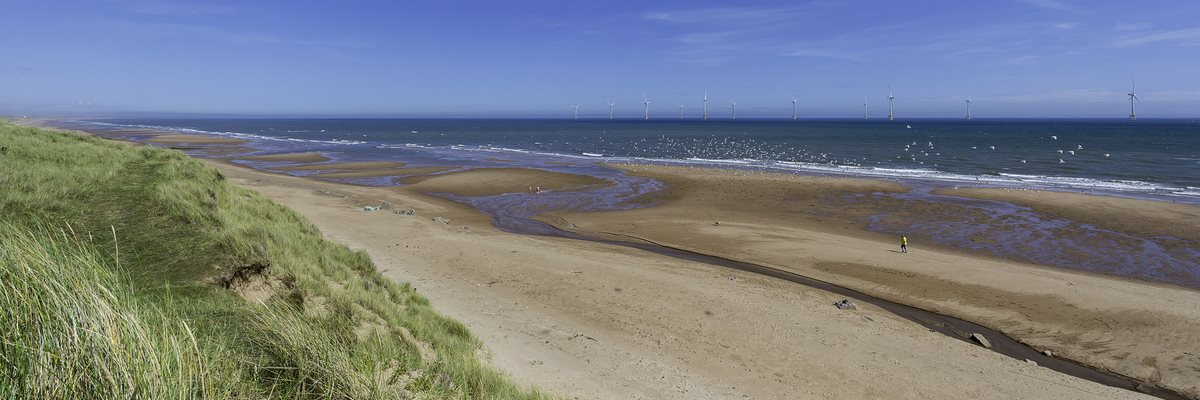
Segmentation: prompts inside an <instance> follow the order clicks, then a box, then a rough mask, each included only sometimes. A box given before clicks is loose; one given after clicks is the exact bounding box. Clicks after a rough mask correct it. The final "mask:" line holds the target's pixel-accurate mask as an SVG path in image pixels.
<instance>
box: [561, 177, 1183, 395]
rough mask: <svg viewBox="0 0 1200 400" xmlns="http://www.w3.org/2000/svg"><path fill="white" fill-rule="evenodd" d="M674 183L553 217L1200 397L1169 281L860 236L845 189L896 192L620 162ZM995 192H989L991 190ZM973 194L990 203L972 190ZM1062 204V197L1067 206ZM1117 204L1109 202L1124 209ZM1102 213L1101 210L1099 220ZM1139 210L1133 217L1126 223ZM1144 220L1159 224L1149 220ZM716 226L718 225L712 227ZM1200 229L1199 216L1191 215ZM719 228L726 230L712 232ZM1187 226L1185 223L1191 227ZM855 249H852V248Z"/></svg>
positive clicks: (1171, 209)
mask: <svg viewBox="0 0 1200 400" xmlns="http://www.w3.org/2000/svg"><path fill="white" fill-rule="evenodd" d="M622 168H624V169H626V170H628V171H630V172H631V173H634V174H638V175H644V176H651V177H654V178H656V179H660V180H663V181H665V182H667V183H668V185H669V186H670V187H671V188H672V189H671V190H670V193H669V194H668V195H667V199H666V200H667V201H666V202H665V203H664V204H662V205H660V206H656V207H650V208H644V209H637V210H625V211H611V212H593V213H556V214H554V216H553V217H548V218H546V219H547V220H548V221H551V222H554V223H556V224H557V225H559V226H561V227H563V228H567V229H572V230H576V231H580V232H588V233H593V232H594V233H597V234H601V235H606V236H610V237H627V238H636V239H644V240H649V241H653V242H655V243H660V244H665V245H669V246H672V247H678V248H682V249H687V250H692V251H697V252H702V253H708V254H714V255H719V256H722V257H726V258H733V259H743V260H751V261H753V262H756V263H760V264H763V265H768V266H772V267H776V268H780V269H785V270H788V271H793V272H797V273H800V274H802V275H805V276H810V277H814V278H817V279H821V280H824V281H827V282H832V283H835V284H838V285H841V286H845V287H850V288H853V289H855V290H858V291H861V292H865V293H868V294H872V295H875V296H877V297H881V298H886V299H889V300H893V301H897V302H900V303H904V304H909V305H915V306H918V307H920V308H925V309H928V310H933V311H936V312H939V313H944V314H948V315H951V316H955V317H958V318H962V319H965V320H969V321H973V322H976V323H980V324H983V325H986V326H989V327H992V328H994V329H998V330H1001V331H1003V332H1006V333H1007V334H1009V335H1010V336H1014V337H1016V338H1019V339H1020V340H1022V341H1024V342H1025V343H1027V344H1029V345H1031V346H1033V347H1035V348H1038V349H1047V350H1050V351H1052V352H1054V353H1055V354H1061V355H1064V356H1067V357H1070V358H1072V359H1075V360H1078V361H1082V362H1085V363H1087V364H1091V365H1094V366H1098V367H1101V368H1104V369H1108V370H1112V371H1117V372H1119V373H1122V374H1124V375H1128V376H1133V377H1137V378H1139V379H1145V380H1149V381H1151V382H1157V383H1159V384H1161V385H1164V386H1167V387H1172V388H1175V389H1176V390H1179V391H1183V392H1186V393H1189V394H1190V395H1191V396H1197V394H1198V393H1200V392H1198V389H1197V386H1196V382H1197V381H1198V379H1200V370H1197V369H1196V365H1200V353H1197V352H1196V351H1195V349H1197V348H1200V337H1197V336H1196V335H1195V334H1194V333H1195V332H1197V327H1200V296H1197V295H1196V291H1194V290H1190V289H1185V288H1179V287H1175V286H1170V285H1163V284H1155V283H1148V282H1141V281H1136V280H1130V279H1121V278H1113V277H1108V276H1103V275H1099V274H1095V273H1087V272H1079V271H1070V270H1064V269H1058V268H1047V267H1041V266H1036V265H1028V264H1021V263H1015V262H1011V261H1007V260H1003V259H996V258H994V257H981V256H975V255H971V254H963V253H961V252H951V251H947V250H944V249H936V248H935V249H925V248H920V246H919V245H916V244H913V247H914V248H919V250H914V251H913V252H912V253H909V254H903V255H902V254H898V252H897V250H898V249H897V247H898V244H897V243H896V242H897V241H896V240H895V238H893V237H890V236H886V235H881V234H878V233H873V232H868V231H865V230H863V229H862V223H861V222H857V221H859V220H860V217H861V211H862V210H860V209H858V207H861V205H858V206H855V205H851V206H850V207H846V206H845V205H844V204H843V203H842V202H841V201H840V199H842V198H843V196H842V195H843V194H845V193H856V192H862V191H864V189H865V190H872V191H878V190H895V189H897V188H895V187H893V186H892V185H891V184H887V183H881V182H872V181H861V180H854V179H835V178H814V177H804V176H793V175H781V174H769V173H760V172H747V171H730V170H714V169H702V168H682V167H657V166H622ZM984 193H988V192H984ZM976 195H980V196H982V195H983V194H980V193H978V192H976ZM1037 197H1039V198H1041V199H1043V201H1046V202H1049V203H1053V204H1060V205H1062V206H1060V207H1057V209H1060V210H1061V209H1075V208H1072V207H1071V206H1070V205H1071V204H1072V202H1074V203H1089V202H1091V201H1093V200H1095V202H1096V203H1099V204H1100V206H1097V207H1096V209H1094V210H1093V211H1092V212H1094V213H1104V212H1110V213H1111V212H1114V211H1115V210H1108V211H1103V207H1110V206H1111V207H1118V208H1119V209H1120V210H1124V209H1132V210H1139V211H1136V212H1125V213H1124V214H1126V215H1133V216H1135V217H1130V218H1116V219H1114V220H1115V221H1118V222H1114V223H1113V225H1114V226H1118V225H1119V224H1125V225H1129V224H1134V225H1136V226H1135V227H1134V226H1132V225H1131V228H1130V229H1131V230H1136V231H1145V232H1158V231H1162V230H1163V229H1171V230H1172V231H1174V229H1175V228H1163V227H1156V226H1155V225H1156V222H1157V221H1160V220H1162V219H1171V218H1177V217H1179V216H1187V215H1194V213H1195V212H1196V207H1192V206H1183V205H1175V204H1167V203H1158V202H1148V201H1137V200H1126V199H1115V200H1109V199H1107V198H1100V197H1097V196H1080V195H1072V194H1056V193H1049V192H1040V193H1039V194H1038V195H1037ZM1060 197H1062V198H1061V199H1060ZM1118 203H1119V206H1113V205H1112V204H1118ZM1096 210H1099V211H1096ZM1131 213H1132V214H1131ZM1138 213H1146V214H1152V215H1156V216H1157V219H1150V218H1141V219H1140V220H1141V221H1142V222H1141V223H1138V222H1136V221H1137V220H1138V218H1136V216H1137V215H1139V214H1138ZM718 219H719V221H717V220H718ZM1191 221H1195V219H1191ZM715 222H720V225H715ZM1185 224H1186V223H1185ZM851 249H852V250H853V251H850V250H851Z"/></svg>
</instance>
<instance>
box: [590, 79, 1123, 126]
mask: <svg viewBox="0 0 1200 400" xmlns="http://www.w3.org/2000/svg"><path fill="white" fill-rule="evenodd" d="M1136 89H1137V85H1136V82H1134V80H1133V79H1130V89H1129V93H1126V94H1125V96H1126V97H1127V98H1128V99H1129V115H1128V118H1129V120H1130V121H1136V120H1137V108H1136V103H1139V102H1141V99H1140V98H1138V97H1137V94H1136ZM883 100H886V101H887V120H888V121H895V120H896V114H895V101H896V95H895V92H894V91H893V90H892V86H891V85H888V87H887V96H886V97H883ZM950 100H951V101H952V99H950ZM799 101H800V100H799V98H797V97H796V96H795V95H792V96H791V114H790V119H791V120H793V121H795V120H798V119H800V118H829V117H828V116H824V115H822V116H807V117H805V116H802V114H801V113H800V110H799V109H798V108H797V103H798V102H799ZM962 101H963V104H965V107H966V113H965V114H964V118H965V119H966V120H968V121H970V120H971V119H972V118H974V115H973V114H972V109H971V107H972V105H973V104H974V103H975V99H974V98H973V97H972V96H971V95H967V96H966V97H964V98H962ZM651 103H652V102H651V101H650V99H649V98H647V97H646V95H644V94H643V95H642V104H643V107H644V108H643V114H642V119H643V120H649V119H650V110H651V106H650V104H651ZM870 103H871V98H870V97H866V98H864V99H863V102H862V107H863V108H862V118H863V119H870V118H871V116H870ZM604 104H607V105H608V114H607V117H608V119H613V118H614V114H613V109H614V107H615V105H616V103H614V102H613V101H608V100H606V101H605V102H604ZM685 106H686V105H685V104H679V111H680V112H679V115H680V117H679V119H684V117H683V108H684V107H685ZM571 109H572V110H573V112H572V114H571V118H572V119H576V120H577V119H579V106H578V105H574V106H571ZM701 110H702V112H701V114H700V115H699V116H698V117H697V118H699V119H701V120H708V91H705V92H704V96H703V97H701ZM947 117H948V116H947ZM585 118H587V116H585ZM757 118H767V119H771V118H789V117H788V116H787V115H777V116H771V115H760V116H758V117H757ZM921 118H937V116H929V115H926V116H922V117H921ZM1010 118H1011V117H1010ZM1113 118H1116V117H1115V116H1114V117H1113ZM730 119H733V120H736V119H737V105H736V103H734V102H733V101H732V100H730Z"/></svg>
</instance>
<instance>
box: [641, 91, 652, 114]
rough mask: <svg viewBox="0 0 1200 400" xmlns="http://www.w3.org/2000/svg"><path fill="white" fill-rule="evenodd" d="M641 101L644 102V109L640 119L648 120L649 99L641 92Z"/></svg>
mask: <svg viewBox="0 0 1200 400" xmlns="http://www.w3.org/2000/svg"><path fill="white" fill-rule="evenodd" d="M642 101H643V102H645V104H646V111H645V112H644V113H643V114H642V119H644V120H650V99H647V98H646V95H644V94H643V95H642Z"/></svg>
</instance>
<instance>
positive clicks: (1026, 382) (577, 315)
mask: <svg viewBox="0 0 1200 400" xmlns="http://www.w3.org/2000/svg"><path fill="white" fill-rule="evenodd" d="M220 168H221V169H222V170H223V172H224V173H225V174H226V175H227V176H229V177H230V179H231V180H232V181H234V182H236V183H239V184H241V185H244V186H246V187H249V188H252V189H254V190H258V191H259V192H261V193H263V194H265V195H267V196H268V197H270V198H272V199H275V200H276V201H279V202H281V203H283V204H286V205H288V206H290V207H292V208H293V209H296V210H297V211H299V212H301V213H302V214H304V215H305V216H307V217H308V218H309V219H311V220H312V221H313V222H314V223H316V224H317V226H319V227H320V229H321V230H322V231H323V232H325V234H326V235H327V236H329V237H331V238H332V239H334V240H338V241H342V242H345V243H347V244H349V245H350V246H352V247H355V248H360V249H364V250H366V251H367V252H368V253H369V254H370V255H371V257H372V258H373V259H374V260H375V261H376V263H377V264H378V265H379V267H380V268H381V269H382V270H383V271H384V273H385V274H386V275H387V276H389V277H391V278H394V279H397V280H405V281H412V282H413V283H414V285H415V287H417V288H418V290H419V291H421V292H422V293H424V294H425V295H426V296H428V297H429V298H430V299H431V300H432V301H433V303H434V304H435V306H436V307H438V309H440V310H442V311H443V312H445V313H447V314H448V315H450V316H452V317H454V318H456V319H458V320H460V321H463V322H465V323H466V324H467V325H469V326H470V328H471V330H472V332H474V333H475V334H476V335H478V336H479V337H480V338H481V339H482V340H483V342H484V343H485V344H486V347H487V349H488V350H489V351H490V353H491V354H492V357H493V360H494V362H495V363H496V364H497V365H498V366H500V367H501V368H503V369H505V370H506V371H508V372H510V373H511V374H512V375H513V376H514V377H515V378H516V379H517V380H518V381H521V382H526V383H530V384H536V385H538V386H541V387H543V388H546V389H550V390H553V391H557V392H559V393H562V394H565V395H567V396H568V397H571V398H587V399H730V398H757V399H826V398H834V399H863V398H909V399H929V398H934V399H962V398H995V399H1011V398H1027V399H1060V398H1072V399H1096V398H1139V397H1142V396H1140V395H1138V394H1136V393H1133V392H1129V391H1124V390H1120V389H1114V388H1109V387H1105V386H1101V385H1098V384H1093V383H1090V382H1087V381H1082V380H1079V379H1075V378H1071V377H1068V376H1064V375H1061V374H1058V373H1055V372H1053V371H1050V370H1046V369H1044V368H1039V367H1036V366H1033V365H1029V364H1026V363H1023V362H1020V361H1016V360H1012V359H1009V358H1006V357H1004V356H1001V355H998V354H995V353H992V352H991V351H987V350H984V349H982V348H979V347H977V346H974V345H971V344H968V343H964V342H959V341H956V340H951V339H948V338H945V337H943V336H941V335H939V334H935V333H931V332H928V331H927V330H925V329H923V328H921V327H919V326H917V325H914V324H912V323H909V322H907V321H904V320H901V319H899V318H896V317H893V316H891V315H890V314H886V313H884V312H882V311H880V310H878V309H875V308H873V307H870V306H866V307H862V308H860V310H858V311H843V310H839V309H837V308H835V307H833V306H832V305H831V303H832V302H834V301H836V300H838V298H836V297H834V296H832V295H830V294H828V293H826V292H822V291H817V290H811V289H806V288H804V287H801V286H797V285H794V284H789V283H786V282H782V281H778V280H774V279H769V278H763V277H759V276H756V275H751V274H747V273H742V272H737V271H730V270H726V269H721V268H719V267H711V266H707V265H702V264H696V263H691V262H685V261H680V260H675V259H670V258H665V257H660V256H656V255H652V254H648V253H644V252H641V251H637V250H632V249H627V248H623V247H613V246H608V245H600V244H594V243H587V242H577V241H570V240H565V239H550V238H539V237H527V236H519V235H513V234H506V233H500V232H497V231H496V230H494V229H493V228H491V227H490V226H489V225H488V222H487V218H485V217H483V216H481V215H479V214H477V213H475V212H474V211H472V210H471V209H468V208H466V207H464V206H461V205H458V204H456V203H449V202H446V201H442V200H440V199H436V198H431V197H428V196H425V195H421V194H418V193H414V192H413V190H414V189H412V188H415V187H417V186H420V185H414V186H412V187H410V188H407V189H395V188H368V187H357V186H348V185H339V184H334V183H328V182H321V181H315V180H311V179H302V178H295V177H287V176H280V175H272V174H266V173H262V172H257V171H251V170H248V169H244V168H240V167H234V166H230V165H225V164H222V165H220ZM508 172H511V173H518V175H519V172H520V171H515V170H514V171H508ZM533 174H534V175H536V178H537V179H538V180H539V182H542V184H541V186H543V188H546V187H570V186H573V185H577V184H578V178H572V177H570V176H557V175H545V174H540V173H533ZM523 177H524V178H529V177H530V176H523ZM492 178H494V176H490V175H489V174H475V175H460V176H456V177H450V178H439V179H443V180H442V181H441V183H440V184H445V185H450V184H449V183H448V182H453V183H454V184H455V185H464V186H462V187H469V188H471V189H470V190H479V191H482V192H487V193H492V192H495V191H502V190H511V189H512V188H513V187H515V188H516V189H517V190H519V191H523V190H526V189H527V188H526V186H528V185H527V184H525V183H523V182H526V181H527V179H525V180H518V181H516V182H517V183H520V184H519V185H517V184H515V183H514V182H512V181H505V180H501V181H497V180H494V179H492ZM430 181H433V180H430ZM427 182H429V181H427ZM447 187H451V186H447ZM439 189H443V188H442V187H439ZM385 201H386V202H388V203H389V204H391V205H392V207H394V208H397V209H415V210H416V211H417V214H416V215H415V216H403V215H398V214H395V213H392V212H390V211H389V210H387V209H385V210H381V211H376V212H364V211H362V205H365V204H380V203H382V202H385ZM437 216H441V217H447V218H450V219H451V222H450V223H449V224H443V223H440V222H435V221H433V220H431V218H433V217H437ZM628 221H634V220H628ZM581 222H582V221H581ZM728 223H729V224H732V225H736V223H737V222H736V221H732V220H730V221H729V222H728ZM708 224H711V222H709V223H708ZM464 226H466V227H467V228H464ZM721 228H722V229H725V228H730V229H739V228H737V227H736V226H726V223H725V222H723V224H722V226H721ZM690 229H692V230H695V231H697V232H698V234H699V235H700V236H704V237H707V235H711V234H713V232H709V228H707V227H706V226H699V225H695V226H692V227H691V228H690ZM740 229H743V230H742V231H741V232H744V233H745V234H749V235H752V236H750V237H753V238H759V237H765V236H764V235H768V234H769V233H764V232H757V233H756V232H754V231H753V229H749V228H740ZM718 232H719V231H718ZM785 233H789V234H790V233H795V234H798V235H801V236H800V237H803V238H811V239H808V240H812V241H814V243H815V241H817V240H825V239H823V237H821V236H820V235H819V234H812V233H808V232H806V231H805V232H800V231H797V232H790V231H789V232H785ZM718 236H720V235H718ZM714 237H715V236H714ZM743 239H745V238H739V240H743ZM742 243H751V242H750V241H744V242H742ZM763 243H769V241H766V242H763ZM810 246H815V244H813V245H810ZM878 246H879V244H878V243H876V242H850V243H846V245H845V246H832V245H830V246H829V248H828V249H827V250H840V251H839V252H838V253H841V254H833V255H831V256H833V257H834V258H843V257H842V255H844V253H866V255H864V256H863V257H864V258H869V257H870V255H869V253H870V251H871V250H870V249H872V248H875V247H878ZM864 250H865V251H864ZM787 251H789V252H790V251H791V249H787ZM881 251H883V252H885V253H886V250H881ZM887 255H889V256H893V255H892V254H891V253H887ZM913 256H914V259H916V257H930V259H931V260H940V261H938V263H939V264H938V266H939V267H941V268H946V267H947V266H946V264H947V263H951V262H961V263H973V262H975V260H972V259H968V258H965V257H959V258H953V259H942V258H938V257H949V256H934V255H917V254H914V255H913ZM754 258H758V257H757V256H756V257H754ZM964 270H965V269H964ZM1039 274H1040V272H1039ZM1039 276H1047V277H1048V278H1046V279H1045V280H1046V282H1042V284H1045V285H1061V284H1062V282H1061V281H1058V280H1056V279H1055V276H1054V275H1039ZM1073 279H1074V277H1073ZM1079 279H1082V280H1087V279H1093V278H1079ZM1089 284H1091V283H1089ZM1112 285H1113V286H1114V287H1115V288H1116V289H1118V290H1116V291H1115V294H1116V295H1118V296H1121V295H1126V294H1124V293H1123V292H1121V290H1124V286H1123V284H1121V283H1117V284H1112ZM1060 289H1061V288H1060ZM1182 306H1184V305H1183V304H1180V305H1179V307H1182Z"/></svg>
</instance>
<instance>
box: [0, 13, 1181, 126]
mask: <svg viewBox="0 0 1200 400" xmlns="http://www.w3.org/2000/svg"><path fill="white" fill-rule="evenodd" d="M6 3H7V4H6V5H5V6H4V17H3V19H4V23H3V24H0V55H2V57H0V113H4V114H25V113H32V114H72V113H76V114H78V113H112V112H126V113H138V112H173V113H217V114H257V115H264V114H278V115H393V116H540V117H558V116H562V117H567V116H569V115H570V109H569V106H571V105H574V104H579V105H581V111H580V112H581V115H582V116H586V117H598V116H601V115H607V108H608V107H607V105H606V104H605V102H606V101H613V102H615V103H616V110H617V114H618V116H620V117H640V116H641V113H642V104H641V96H642V95H643V94H645V95H646V96H648V97H649V98H650V99H651V100H652V101H653V103H652V104H651V114H652V116H655V117H661V118H668V117H676V118H677V117H678V112H679V105H681V104H682V105H684V106H685V112H686V113H687V114H688V115H689V116H696V115H698V114H699V110H700V107H701V103H700V98H701V96H702V95H703V94H704V92H705V91H706V90H707V91H708V93H709V97H710V99H711V100H710V113H711V114H712V115H713V116H714V117H725V116H727V115H728V113H729V102H730V101H731V100H736V101H737V103H738V116H739V117H743V116H744V117H777V116H778V117H783V116H788V115H790V113H791V97H792V96H795V97H796V98H797V99H798V106H799V107H798V108H799V110H800V113H801V115H802V116H819V117H854V116H861V114H862V103H863V100H864V98H868V97H869V102H870V103H871V110H872V114H873V115H875V116H877V117H882V116H883V115H885V114H886V112H887V111H886V108H887V104H886V103H887V100H886V96H887V92H888V85H889V84H890V85H891V86H892V87H893V88H894V90H895V95H896V113H897V115H898V116H899V117H957V116H961V115H962V114H963V112H964V105H963V99H964V98H965V96H967V95H968V94H969V95H970V96H972V97H973V98H974V100H975V103H974V107H973V111H974V114H975V115H976V116H977V117H1021V116H1032V117H1038V116H1064V117H1071V116H1087V117H1122V116H1124V115H1127V114H1128V107H1129V104H1128V101H1127V99H1126V96H1125V93H1127V92H1128V91H1129V79H1130V77H1131V76H1134V77H1136V78H1137V91H1138V95H1139V97H1140V98H1141V99H1142V102H1141V103H1140V105H1139V110H1138V111H1139V116H1142V117H1193V116H1197V115H1200V73H1198V72H1197V71H1200V19H1198V18H1197V17H1198V16H1200V2H1198V1H1193V0H1176V1H1145V2H1131V1H1122V2H1116V1H1083V0H996V1H987V2H982V1H961V0H959V1H938V0H931V1H858V0H845V1H835V0H822V1H811V2H803V1H786V2H729V1H724V2H716V1H687V2H667V1H660V2H648V1H608V2H554V1H495V2H481V1H470V2H468V1H454V0H449V1H425V2H394V1H379V2H370V1H361V2H325V1H320V2H316V1H314V2H305V1H236V2H221V1H182V0H181V1H174V0H114V1H88V2H72V1H53V2H49V1H27V0H16V1H8V2H6Z"/></svg>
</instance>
